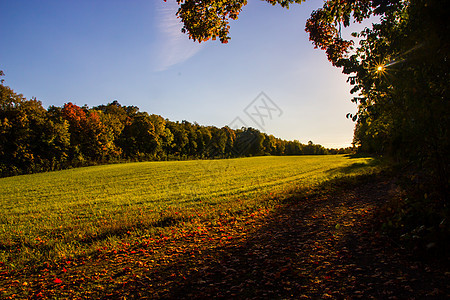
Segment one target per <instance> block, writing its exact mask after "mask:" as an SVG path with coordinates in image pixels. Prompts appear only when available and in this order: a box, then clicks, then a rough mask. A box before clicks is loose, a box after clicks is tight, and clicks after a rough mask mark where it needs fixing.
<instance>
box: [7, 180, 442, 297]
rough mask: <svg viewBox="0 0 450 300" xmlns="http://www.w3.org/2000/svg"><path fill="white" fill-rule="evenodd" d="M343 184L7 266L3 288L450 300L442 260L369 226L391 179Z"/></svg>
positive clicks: (36, 292) (48, 293)
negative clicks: (23, 266)
mask: <svg viewBox="0 0 450 300" xmlns="http://www.w3.org/2000/svg"><path fill="white" fill-rule="evenodd" d="M341 185H342V186H333V187H328V188H321V189H319V190H316V191H315V192H313V193H310V194H309V195H303V196H298V195H297V196H292V197H291V198H289V199H285V200H283V201H281V202H280V204H279V205H277V206H276V207H275V208H272V209H270V210H265V209H260V210H257V211H254V212H252V213H250V214H242V215H236V216H233V215H224V216H223V218H220V219H219V220H211V221H210V222H207V221H206V222H205V221H204V220H203V221H201V222H199V223H198V224H190V226H191V227H190V229H189V230H186V228H185V227H183V226H181V227H178V229H174V230H172V233H171V234H170V233H169V234H167V231H166V234H165V235H161V236H159V237H157V238H150V239H147V240H145V241H142V242H140V243H138V244H135V245H123V247H122V248H121V249H116V250H111V249H104V250H102V249H99V253H98V254H97V255H95V256H93V257H90V258H89V259H80V260H74V261H65V262H59V263H55V264H53V265H50V266H49V265H45V264H44V266H41V267H39V268H37V269H31V270H23V271H21V272H8V271H4V272H3V273H2V274H3V275H4V277H3V279H1V278H0V288H1V290H0V291H2V292H3V293H4V294H3V295H6V296H7V298H36V299H39V298H53V297H56V298H67V299H73V298H78V299H87V298H101V299H155V298H163V299H193V298H197V299H202V298H204V299H207V298H227V299H286V298H293V299H309V298H311V299H321V298H324V299H328V298H330V299H342V298H350V299H354V298H362V299H367V298H369V299H370V298H374V299H397V298H398V299H410V298H412V299H424V298H427V299H443V298H449V297H450V294H449V290H450V289H449V282H450V278H449V277H450V276H449V270H448V268H447V267H446V266H444V265H438V264H436V263H431V262H428V263H424V262H419V261H417V260H415V259H414V258H413V257H412V256H410V255H409V254H408V253H407V252H406V250H404V249H401V248H400V247H399V246H398V245H396V244H395V243H394V242H392V241H391V240H389V239H388V238H387V237H385V236H383V235H381V234H379V233H377V232H376V230H374V228H375V227H374V224H375V223H376V219H375V218H374V214H375V212H376V211H377V209H378V208H379V207H381V206H382V205H383V204H384V203H385V202H386V201H387V199H389V198H390V197H395V194H396V190H395V185H394V184H393V183H392V181H391V180H385V179H380V178H378V179H377V180H376V181H369V180H366V181H365V182H362V183H361V182H358V183H357V184H355V183H345V184H341ZM175 227H176V226H175ZM169 232H170V231H169ZM0 271H1V270H0Z"/></svg>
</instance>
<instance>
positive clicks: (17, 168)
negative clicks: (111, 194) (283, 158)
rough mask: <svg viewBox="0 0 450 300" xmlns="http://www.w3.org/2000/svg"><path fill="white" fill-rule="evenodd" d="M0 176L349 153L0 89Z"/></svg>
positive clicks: (130, 109)
mask: <svg viewBox="0 0 450 300" xmlns="http://www.w3.org/2000/svg"><path fill="white" fill-rule="evenodd" d="M0 91H1V96H0V174H1V176H11V175H18V174H26V173H34V172H43V171H52V170H59V169H65V168H70V167H80V166H86V165H92V164H102V163H112V162H119V161H150V160H180V159H212V158H232V157H246V156H256V155H303V154H308V155H317V154H336V153H348V152H349V151H350V149H340V150H338V149H326V148H324V147H323V146H321V145H316V144H314V143H312V142H309V143H308V144H306V145H305V144H302V143H300V142H299V141H297V140H294V141H285V140H282V139H280V138H276V137H274V136H273V135H268V134H266V133H262V132H260V131H258V130H257V129H254V128H244V127H243V128H241V129H231V128H229V127H227V126H225V127H222V128H217V127H214V126H202V125H199V124H197V123H190V122H188V121H182V122H173V121H169V120H167V119H164V118H163V117H161V116H159V115H155V114H148V113H147V112H141V111H140V110H139V108H138V107H136V106H122V105H121V104H120V103H119V102H117V101H113V102H111V103H108V104H106V105H99V106H96V107H92V108H89V107H87V106H83V107H80V106H77V105H75V104H73V103H71V102H69V103H66V104H64V106H63V107H57V106H50V107H49V108H48V109H45V108H43V106H42V103H41V102H40V101H38V100H36V99H31V100H27V99H25V98H24V97H23V96H22V95H20V94H16V93H15V92H14V91H13V90H12V89H11V88H10V87H8V86H5V85H3V82H2V84H1V85H0Z"/></svg>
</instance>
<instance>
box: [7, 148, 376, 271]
mask: <svg viewBox="0 0 450 300" xmlns="http://www.w3.org/2000/svg"><path fill="white" fill-rule="evenodd" d="M371 161H372V160H371V159H370V158H355V159H350V158H348V157H345V156H331V155H330V156H291V157H254V158H241V159H228V160H208V161H180V162H176V161H174V162H144V163H130V164H117V165H106V166H95V167H88V168H80V169H72V170H65V171H58V172H51V173H42V174H33V175H24V176H17V177H9V178H2V179H0V204H1V217H0V262H5V263H9V264H10V265H14V264H22V263H26V262H27V261H33V260H34V261H36V260H42V259H58V258H66V257H71V256H74V255H82V254H84V253H88V252H90V251H94V250H95V249H96V248H99V247H102V245H103V246H105V245H111V244H115V243H117V242H118V240H126V239H132V238H139V237H140V236H145V235H147V236H151V235H152V234H153V233H154V231H155V228H157V227H165V226H171V225H173V224H175V223H176V222H178V221H179V220H188V219H190V218H193V217H199V216H201V218H205V219H214V218H215V216H216V215H218V214H220V212H221V211H229V212H233V211H234V212H239V211H243V210H248V209H254V208H255V207H260V206H264V205H265V203H266V202H267V201H268V195H271V196H274V195H279V194H282V193H284V192H286V191H289V190H292V189H298V188H307V187H311V186H314V185H317V184H319V183H321V182H323V181H326V180H328V179H331V178H336V177H340V176H349V175H355V174H361V173H364V172H370V170H371V169H372V168H373V167H370V166H369V164H370V162H371Z"/></svg>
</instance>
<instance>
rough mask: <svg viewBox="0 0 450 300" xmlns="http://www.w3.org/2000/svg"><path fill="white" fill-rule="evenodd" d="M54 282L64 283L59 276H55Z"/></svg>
mask: <svg viewBox="0 0 450 300" xmlns="http://www.w3.org/2000/svg"><path fill="white" fill-rule="evenodd" d="M53 282H54V283H57V284H59V283H62V280H61V279H59V278H55V280H53Z"/></svg>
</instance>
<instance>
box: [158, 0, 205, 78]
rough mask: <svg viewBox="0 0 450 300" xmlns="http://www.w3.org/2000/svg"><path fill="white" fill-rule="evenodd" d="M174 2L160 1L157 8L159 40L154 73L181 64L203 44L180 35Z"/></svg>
mask: <svg viewBox="0 0 450 300" xmlns="http://www.w3.org/2000/svg"><path fill="white" fill-rule="evenodd" d="M177 10H178V5H177V3H176V1H170V2H169V1H167V2H163V1H160V3H159V4H158V7H157V13H158V16H157V20H158V30H159V32H160V34H161V39H160V41H159V43H158V45H157V63H156V68H155V70H156V71H164V70H166V69H168V68H169V67H171V66H173V65H176V64H179V63H182V62H184V61H186V60H188V59H189V58H191V57H192V56H194V55H195V54H196V53H197V52H199V51H200V50H201V49H202V48H203V44H198V43H194V42H193V41H192V40H189V38H188V37H187V35H185V34H183V33H181V28H182V24H181V23H180V19H178V18H177V17H176V12H177Z"/></svg>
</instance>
